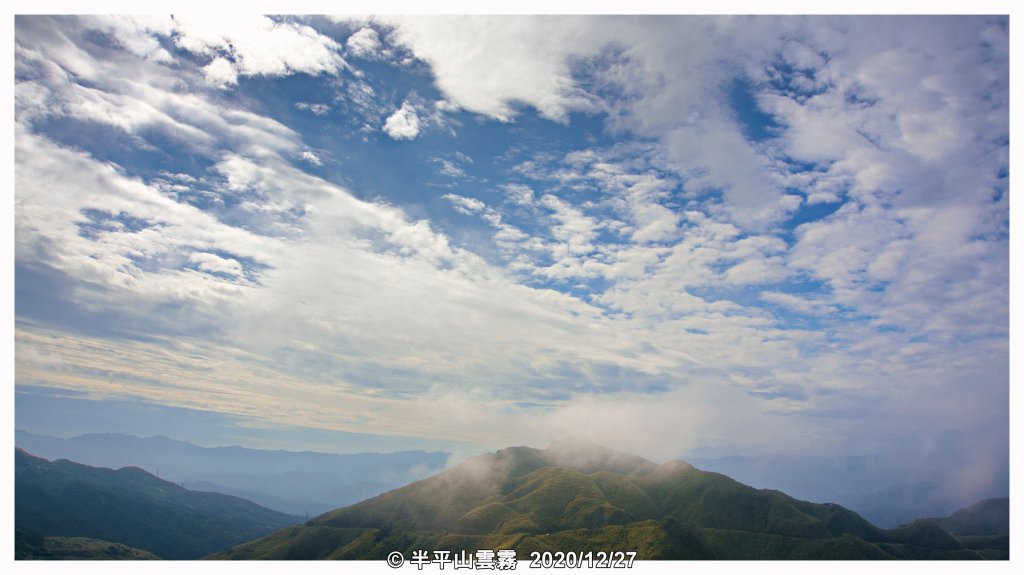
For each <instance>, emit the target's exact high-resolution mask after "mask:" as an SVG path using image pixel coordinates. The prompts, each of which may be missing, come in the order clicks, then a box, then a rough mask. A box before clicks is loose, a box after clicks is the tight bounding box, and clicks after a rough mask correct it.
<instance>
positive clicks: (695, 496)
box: [215, 442, 1009, 559]
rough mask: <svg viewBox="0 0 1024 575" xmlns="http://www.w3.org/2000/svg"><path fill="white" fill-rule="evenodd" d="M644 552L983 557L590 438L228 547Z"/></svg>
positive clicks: (493, 462) (233, 555)
mask: <svg viewBox="0 0 1024 575" xmlns="http://www.w3.org/2000/svg"><path fill="white" fill-rule="evenodd" d="M419 549H422V550H427V551H432V550H451V551H454V552H459V551H462V550H466V551H467V552H469V553H473V552H475V551H476V550H477V549H495V550H496V549H515V550H516V551H517V553H518V555H519V557H520V559H528V558H529V554H530V552H532V551H541V552H543V551H552V552H555V551H576V552H586V551H594V552H597V551H616V550H623V551H636V552H637V558H638V559H983V558H1006V557H1008V554H1009V551H1008V545H1007V546H1006V547H1005V549H1004V548H1002V547H1001V544H1000V543H999V542H998V541H996V542H995V543H993V541H992V538H980V539H977V540H972V541H961V540H960V539H958V538H957V537H955V536H953V535H951V534H950V533H948V532H947V531H945V530H944V529H943V528H942V526H941V525H939V524H938V523H937V522H935V521H932V522H930V523H928V524H927V525H923V526H916V525H915V526H913V528H905V529H902V530H893V531H887V530H883V529H879V528H877V527H875V526H873V525H871V524H870V523H868V522H867V521H865V520H864V519H863V518H861V517H860V516H859V515H857V514H856V513H854V512H852V511H850V510H848V509H845V508H843V507H841V506H838V505H833V504H815V503H808V502H805V501H799V500H796V499H793V498H791V497H789V496H787V495H785V494H783V493H781V492H778V491H771V490H757V489H754V488H752V487H748V486H746V485H743V484H741V483H738V482H736V481H733V480H732V479H730V478H728V477H726V476H724V475H720V474H717V473H708V472H704V471H700V470H698V469H696V468H694V467H692V466H690V465H689V464H687V463H684V462H682V461H672V462H669V463H666V464H664V465H657V464H654V463H652V462H650V461H647V460H645V459H642V458H639V457H635V456H630V455H626V454H623V453H619V452H616V451H612V450H608V449H604V448H601V447H597V446H594V445H589V444H581V443H575V442H573V443H556V444H554V445H552V446H551V448H549V449H547V450H537V449H531V448H527V447H512V448H508V449H504V450H501V451H499V452H497V453H493V454H486V455H481V456H478V457H475V458H472V459H470V460H468V461H466V462H465V463H462V464H461V465H458V466H456V467H453V468H452V469H450V470H448V471H445V472H444V473H441V474H438V475H435V476H433V477H430V478H427V479H424V480H422V481H417V482H416V483H412V484H410V485H408V486H406V487H403V488H401V489H396V490H394V491H390V492H388V493H385V494H383V495H380V496H378V497H375V498H373V499H369V500H367V501H364V502H362V503H358V504H356V505H352V506H350V507H346V508H343V509H338V510H335V511H332V512H330V513H327V514H324V515H321V516H320V517H317V518H315V519H313V520H311V521H309V522H308V523H307V524H306V525H303V526H295V527H289V528H287V529H284V530H282V531H279V532H277V533H274V534H271V535H269V536H267V537H264V538H263V539H260V540H257V541H253V542H251V543H247V544H244V545H240V546H238V547H235V548H234V549H232V550H230V551H228V552H225V553H221V554H219V555H216V556H215V558H222V559H384V558H385V557H386V556H387V554H388V553H389V552H391V551H396V550H397V551H401V552H403V553H404V554H405V556H406V557H409V556H410V555H411V553H412V552H413V551H415V550H419Z"/></svg>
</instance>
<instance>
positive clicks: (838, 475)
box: [688, 455, 1010, 528]
mask: <svg viewBox="0 0 1024 575" xmlns="http://www.w3.org/2000/svg"><path fill="white" fill-rule="evenodd" d="M688 460H689V461H690V462H691V463H693V464H694V465H696V466H698V467H700V468H701V469H705V470H708V471H715V472H718V473H723V474H725V475H728V476H729V477H732V478H734V479H736V480H737V481H741V482H743V483H746V484H748V485H752V486H755V487H760V488H768V489H778V490H780V491H784V492H785V493H788V494H790V495H792V496H793V497H798V498H800V499H805V500H808V501H819V502H823V501H832V502H835V503H839V504H841V505H843V506H845V507H848V508H850V509H853V510H855V511H857V513H859V514H861V515H862V516H864V517H865V518H866V519H868V520H869V521H871V522H872V523H873V524H875V525H878V526H880V527H886V528H893V527H897V526H899V525H902V524H904V523H908V522H911V521H913V520H915V519H918V518H921V517H942V516H946V515H949V514H951V513H953V512H954V511H956V510H957V509H961V508H963V507H966V506H968V505H971V504H973V503H975V502H977V501H979V500H982V499H987V498H995V497H1006V496H1008V495H1009V492H1010V486H1009V475H1010V474H1009V468H1008V467H1006V466H1005V465H1004V466H1003V468H1002V469H999V470H997V472H996V473H994V474H992V475H991V476H986V477H982V478H980V479H975V480H973V481H971V482H970V483H969V484H965V482H964V481H963V480H962V476H963V475H964V474H965V472H967V471H969V470H970V466H969V465H965V463H964V462H962V461H957V460H955V459H954V458H950V457H945V458H943V457H941V456H936V457H932V458H930V459H929V460H927V461H925V460H924V459H922V458H913V457H899V456H896V455H871V456H800V455H774V456H757V457H748V456H732V457H720V458H689V459H688ZM972 479H974V478H972Z"/></svg>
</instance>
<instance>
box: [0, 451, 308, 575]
mask: <svg viewBox="0 0 1024 575" xmlns="http://www.w3.org/2000/svg"><path fill="white" fill-rule="evenodd" d="M14 461H15V467H14V469H15V471H14V523H15V529H16V530H18V531H20V532H23V536H24V537H23V539H22V542H24V543H26V544H29V545H30V547H31V548H33V549H36V550H42V553H43V554H44V555H45V553H47V552H49V553H50V554H51V556H52V555H53V553H52V552H53V546H54V545H56V546H57V547H59V548H61V549H64V550H65V551H66V550H67V548H68V543H69V542H68V541H66V540H60V539H58V540H55V541H51V539H52V538H68V537H70V538H89V539H99V540H102V541H101V543H104V542H116V543H120V544H123V545H124V546H126V547H125V548H124V549H120V548H116V549H115V550H113V551H116V552H118V553H121V554H122V555H125V556H128V555H131V554H132V553H134V551H132V550H130V549H128V547H133V548H138V549H141V550H144V551H148V552H151V553H154V554H156V555H158V556H160V557H163V558H165V559H194V558H197V557H201V556H203V555H207V554H209V553H213V552H215V551H221V550H224V549H227V548H229V547H231V546H232V545H237V544H239V543H242V542H244V541H249V540H252V539H254V538H256V537H261V536H263V535H266V534H267V533H270V532H272V531H275V530H277V529H280V528H282V527H285V526H287V525H291V524H294V523H296V522H297V518H296V517H292V516H289V515H285V514H283V513H280V512H277V511H273V510H270V509H266V508H264V507H260V506H259V505H256V504H255V503H253V502H251V501H246V500H245V499H240V498H238V497H232V496H229V495H222V494H220V493H205V492H200V491H189V490H187V489H185V488H183V487H181V486H180V485H177V484H174V483H171V482H168V481H164V480H162V479H159V478H157V477H154V476H153V475H151V474H149V473H147V472H145V471H143V470H142V469H139V468H138V467H125V468H122V469H118V470H113V469H106V468H98V467H89V466H87V465H81V464H79V463H74V462H71V461H66V460H59V461H53V462H50V461H47V460H46V459H42V458H40V457H35V456H34V455H31V454H29V453H28V452H26V451H24V450H22V449H17V450H15V454H14ZM43 536H45V537H46V540H45V541H44V545H42V546H40V545H39V541H38V540H39V538H41V537H43ZM33 541H35V543H32V542H33ZM71 543H74V544H77V545H79V548H80V549H81V548H82V545H84V543H83V542H82V541H78V542H75V541H72V542H71ZM96 545H98V544H95V543H89V544H88V545H86V547H90V546H91V547H92V548H96ZM109 545H115V543H110V544H109ZM109 545H108V547H109Z"/></svg>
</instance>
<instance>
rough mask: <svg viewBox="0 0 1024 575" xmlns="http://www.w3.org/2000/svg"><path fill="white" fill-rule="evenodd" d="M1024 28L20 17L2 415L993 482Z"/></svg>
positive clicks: (202, 437) (113, 426)
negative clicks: (789, 463) (563, 442)
mask: <svg viewBox="0 0 1024 575" xmlns="http://www.w3.org/2000/svg"><path fill="white" fill-rule="evenodd" d="M1008 27H1009V21H1008V18H1007V17H1000V16H959V17H951V16H945V17H943V16H903V17H896V16H877V17H865V16H814V17H795V16H780V17H769V16H753V17H740V16H733V17H714V16H707V17H705V16H657V17H651V16H577V17H561V16H537V17H527V16H501V17H497V16H473V17H469V16H462V17H457V16H418V17H401V16H375V17H367V16H361V17H323V16H316V17H312V16H302V17H289V16H274V17H263V16H244V17H242V16H237V15H233V16H213V15H206V16H189V15H182V14H174V15H173V16H171V15H166V16H158V15H153V16H135V17H107V16H82V17H73V16H59V17H50V16H19V17H17V18H16V19H15V22H14V41H15V42H14V79H15V84H14V130H13V131H14V142H13V143H14V184H15V192H14V214H13V226H14V240H13V242H14V246H13V253H14V277H15V294H14V300H15V302H14V303H15V309H14V339H15V345H14V368H15V369H14V371H15V384H16V385H15V424H16V426H17V428H19V429H25V430H27V431H30V432H33V433H44V434H50V435H56V436H62V437H67V436H72V435H77V434H80V433H86V432H101V431H106V432H122V433H132V434H136V435H154V434H164V435H169V436H172V437H176V438H179V439H185V440H189V441H193V442H194V443H197V444H200V445H208V446H213V445H225V444H241V445H247V446H250V447H265V448H286V449H314V450H320V451H332V452H339V453H349V452H358V451H395V450H400V449H443V450H448V451H453V452H456V451H464V452H480V451H483V450H494V449H499V448H502V447H506V446H510V445H531V446H535V447H545V446H546V445H548V444H549V443H550V442H551V441H553V440H555V439H558V438H562V437H567V436H575V437H582V438H585V439H588V440H591V441H594V442H596V443H600V444H603V445H607V446H609V447H614V448H618V449H622V450H625V451H629V452H631V453H636V454H640V455H644V456H646V457H649V458H651V459H653V460H656V461H665V460H668V459H672V458H676V457H682V456H687V455H689V456H705V457H714V456H723V455H760V454H798V455H800V454H803V455H815V454H857V455H860V454H877V453H886V454H897V455H898V454H913V455H914V456H915V457H924V458H929V457H936V458H938V457H942V458H944V459H943V460H944V461H946V460H955V461H958V462H961V463H963V464H964V476H963V477H962V478H961V479H962V480H963V481H964V482H972V481H979V482H980V481H990V480H991V479H992V474H995V473H1005V469H1006V466H1007V461H1008V457H1009V456H1008V443H1009V425H1010V423H1009V401H1010V389H1009V379H1010V372H1009V367H1010V363H1009V362H1010V357H1009V331H1010V326H1009V306H1010V281H1009V277H1010V259H1009V219H1010V218H1009V162H1010V160H1009V134H1010V124H1009V83H1010V75H1009V67H1008V61H1009V38H1008V36H1009V33H1008ZM1000 470H1002V471H1000Z"/></svg>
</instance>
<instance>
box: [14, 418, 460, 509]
mask: <svg viewBox="0 0 1024 575" xmlns="http://www.w3.org/2000/svg"><path fill="white" fill-rule="evenodd" d="M15 443H16V445H17V447H20V448H22V449H25V450H26V451H29V452H30V453H33V454H36V455H38V456H40V457H43V458H46V459H51V460H53V459H68V460H71V461H76V462H80V463H83V464H85V465H93V466H98V467H110V468H114V469H117V468H121V467H139V468H142V469H145V470H146V471H148V472H150V473H152V474H154V475H157V476H159V477H161V478H164V479H168V480H170V481H173V482H175V483H180V484H183V485H184V486H185V487H188V488H190V489H198V490H205V491H216V492H218V493H225V494H229V495H236V496H238V497H243V498H245V499H249V500H251V501H254V502H256V503H259V504H260V505H263V506H265V507H269V508H271V509H275V510H278V511H281V512H284V513H289V514H292V515H299V516H305V515H310V516H314V515H318V514H320V513H323V512H325V511H329V510H331V509H335V508H337V507H341V506H344V505H348V504H351V503H355V502H357V501H362V500H363V499H366V498H368V497H372V496H374V495H377V494H379V493H382V492H384V491H387V490H389V489H393V488H395V487H399V486H401V485H405V484H407V483H409V482H411V481H415V480H417V479H421V478H423V477H427V476H428V475H431V474H433V473H437V472H438V471H440V470H442V469H444V467H445V465H446V463H447V461H448V454H447V453H441V452H424V451H402V452H396V453H357V454H350V455H339V454H334V453H318V452H311V451H303V452H295V451H285V450H261V449H249V448H245V447H238V446H232V447H200V446H198V445H194V444H192V443H188V442H186V441H178V440H175V439H171V438H168V437H164V436H159V435H158V436H153V437H145V438H143V437H136V436H132V435H122V434H116V433H92V434H86V435H80V436H77V437H72V438H69V439H60V438H54V437H49V436H43V435H36V434H32V433H28V432H26V431H22V430H18V431H17V432H16V436H15Z"/></svg>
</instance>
